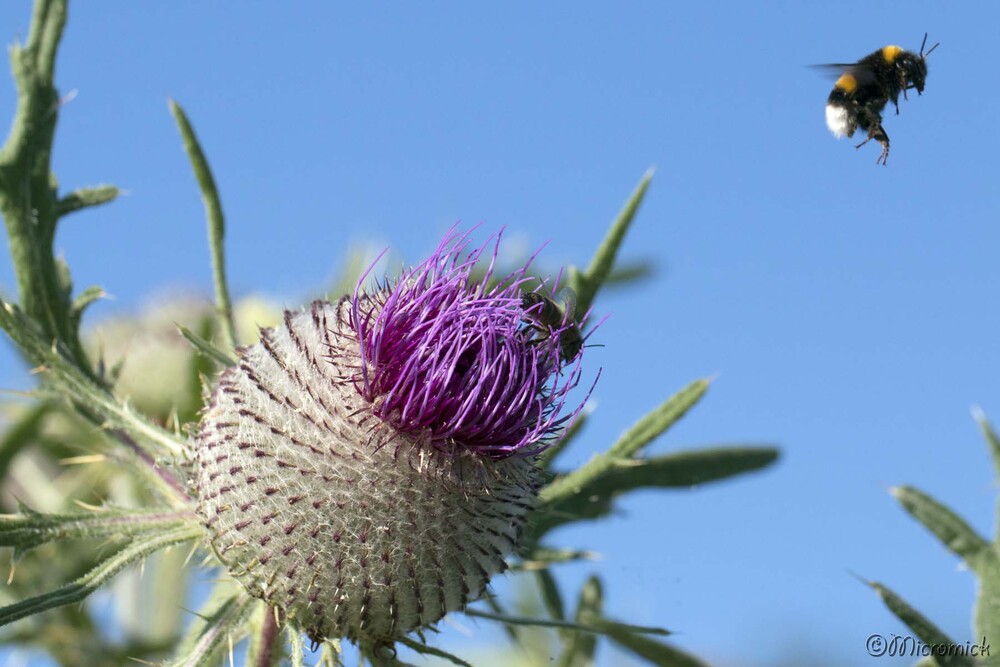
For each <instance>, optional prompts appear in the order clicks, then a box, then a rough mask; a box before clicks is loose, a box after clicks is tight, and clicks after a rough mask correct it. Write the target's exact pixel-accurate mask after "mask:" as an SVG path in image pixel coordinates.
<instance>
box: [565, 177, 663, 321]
mask: <svg viewBox="0 0 1000 667" xmlns="http://www.w3.org/2000/svg"><path fill="white" fill-rule="evenodd" d="M652 179H653V170H652V169H649V170H647V171H646V173H645V174H644V175H643V177H642V180H640V181H639V185H638V186H637V187H636V189H635V190H634V191H633V192H632V195H631V196H630V197H629V198H628V201H626V202H625V206H624V207H623V208H622V210H621V211H620V212H619V213H618V216H617V217H616V218H615V220H614V222H612V223H611V228H610V229H609V230H608V233H607V234H606V235H605V237H604V240H603V241H602V242H601V245H600V246H598V248H597V252H595V253H594V256H593V258H592V259H591V260H590V264H589V265H588V266H587V269H586V271H584V272H582V273H581V272H580V271H578V270H576V269H575V268H573V267H570V271H569V286H570V287H572V288H573V291H574V292H576V295H577V303H576V313H575V315H576V318H575V319H577V320H580V319H581V318H582V317H583V316H584V315H585V314H586V313H587V311H588V310H590V307H591V306H592V305H593V303H594V297H595V296H597V292H598V290H599V289H600V288H601V286H602V285H603V284H604V283H605V281H606V280H607V279H608V276H609V275H610V274H611V269H612V267H613V266H614V264H615V259H616V257H617V255H618V249H619V248H620V247H621V244H622V242H623V241H624V240H625V233H626V232H627V231H628V229H629V226H631V224H632V219H633V218H634V217H635V214H636V212H637V211H638V210H639V204H641V203H642V199H643V197H645V196H646V190H647V189H648V188H649V183H650V181H652Z"/></svg>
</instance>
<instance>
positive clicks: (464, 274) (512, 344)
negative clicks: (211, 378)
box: [194, 233, 579, 644]
mask: <svg viewBox="0 0 1000 667" xmlns="http://www.w3.org/2000/svg"><path fill="white" fill-rule="evenodd" d="M467 239H468V236H467V235H465V236H457V235H455V234H453V233H450V234H449V235H448V236H447V237H446V238H445V240H444V241H443V242H442V244H441V245H440V246H439V247H438V248H437V250H436V251H435V252H434V254H433V255H432V256H431V257H430V258H429V259H428V260H426V261H425V262H423V263H422V264H420V265H418V266H416V267H415V268H412V269H409V270H407V271H404V272H403V274H402V275H401V276H400V277H399V278H398V279H396V280H395V281H393V282H391V283H387V284H386V285H384V286H381V287H379V288H377V289H375V290H372V291H370V292H366V291H363V290H362V289H361V288H360V284H359V287H358V288H357V289H356V290H355V293H354V295H353V297H347V298H345V299H343V300H341V301H340V302H339V303H335V304H334V303H326V302H319V301H317V302H314V303H313V304H312V305H311V307H310V308H309V309H308V310H306V311H304V312H286V313H285V316H284V324H283V326H280V327H276V328H273V329H264V330H262V332H261V340H260V343H258V344H257V345H254V346H252V347H247V348H243V349H241V350H239V361H238V364H236V365H235V366H233V367H231V368H229V369H227V370H226V371H225V372H223V373H222V375H221V377H220V379H219V381H218V384H217V386H216V387H215V389H214V391H213V393H212V396H211V401H210V405H209V407H208V408H207V410H206V412H205V414H204V417H203V419H202V422H201V426H200V430H199V433H198V436H197V438H196V455H195V475H194V480H195V481H194V483H195V487H196V492H197V496H198V511H199V514H200V516H201V519H202V521H203V523H204V525H205V527H206V529H207V530H208V533H209V538H210V542H211V545H212V547H213V549H214V551H215V553H216V554H217V556H218V557H219V559H220V560H221V561H222V562H223V563H224V564H225V566H226V567H227V569H228V570H229V572H230V573H231V574H232V575H233V576H234V577H235V578H236V579H237V580H239V581H240V583H241V584H242V585H243V586H244V587H245V588H246V589H247V591H249V592H250V594H251V595H253V596H255V597H258V598H261V599H263V600H266V601H267V602H268V603H269V604H270V605H272V606H273V607H275V608H277V609H278V610H279V611H280V612H281V613H282V614H283V615H284V617H286V618H288V619H290V620H292V621H294V622H295V623H296V624H297V625H298V626H299V627H301V628H302V629H304V630H305V631H306V632H307V633H308V635H309V636H310V638H312V639H313V640H314V641H317V640H321V639H324V638H327V637H330V638H338V637H343V638H348V639H351V640H354V641H358V642H366V643H375V644H386V643H391V642H392V641H394V640H395V639H398V638H400V637H401V636H403V635H404V634H406V633H408V632H410V631H412V630H417V629H420V628H424V627H426V626H428V625H431V624H433V623H435V622H436V621H438V620H439V619H440V618H441V617H442V616H444V614H446V613H447V612H449V611H453V610H457V609H461V608H463V607H464V606H465V605H466V604H467V603H468V602H471V601H473V600H475V599H477V598H478V597H480V596H481V595H482V594H483V592H484V591H485V589H486V586H487V584H488V583H489V581H490V578H491V577H492V576H493V575H494V574H496V573H498V572H500V571H502V570H503V569H504V568H505V557H506V556H507V555H509V554H510V553H511V552H512V551H513V550H514V549H515V547H516V546H517V544H518V538H519V535H520V532H521V529H522V527H523V525H524V522H525V517H526V516H527V514H528V512H529V511H530V510H531V509H532V507H533V505H534V503H535V499H536V493H537V489H538V483H539V470H538V468H537V464H536V460H535V454H537V453H538V452H539V451H541V450H542V449H544V448H545V447H546V446H547V445H548V444H549V443H550V442H551V440H552V438H553V437H555V436H556V435H557V434H558V432H559V431H560V430H561V428H562V426H563V425H564V422H565V421H566V420H567V419H571V418H572V417H573V416H575V415H576V413H577V412H578V411H579V407H577V408H576V409H575V410H569V411H568V414H562V413H563V412H565V411H563V407H564V404H565V401H566V396H567V393H568V392H569V391H570V390H571V389H572V388H573V387H574V386H576V384H577V381H578V378H579V362H577V363H576V364H574V365H573V366H572V368H570V367H566V368H563V365H564V362H563V361H562V360H561V359H560V348H559V332H558V331H555V332H553V333H552V335H549V336H545V337H538V336H535V335H533V332H532V331H531V330H530V329H528V328H527V327H526V325H525V320H526V316H525V313H524V310H523V305H522V299H521V290H522V286H523V284H524V283H525V282H526V281H527V280H529V278H527V276H526V273H525V272H526V269H527V267H524V268H522V269H520V270H518V271H516V272H515V273H514V274H512V275H510V276H508V277H507V278H505V279H503V280H501V281H499V282H498V283H497V284H496V285H495V286H493V287H490V286H489V284H490V283H491V278H492V273H493V267H494V264H495V262H496V255H497V248H498V244H499V235H498V236H497V237H496V239H495V243H494V244H493V250H492V261H491V262H490V264H489V268H488V269H487V270H486V275H485V277H484V278H483V279H481V280H474V279H473V278H472V271H473V268H474V267H475V265H476V263H477V261H479V259H480V258H481V256H482V255H483V252H484V250H485V249H486V248H487V247H488V245H489V242H487V245H484V246H481V247H479V248H478V249H474V250H472V251H471V252H469V253H468V254H466V253H465V249H466V247H467V245H468V240H467Z"/></svg>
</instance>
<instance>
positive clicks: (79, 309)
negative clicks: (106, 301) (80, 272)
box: [69, 285, 108, 332]
mask: <svg viewBox="0 0 1000 667" xmlns="http://www.w3.org/2000/svg"><path fill="white" fill-rule="evenodd" d="M107 295H108V293H107V292H105V291H104V290H103V289H101V288H100V287H98V286H97V285H91V286H90V287H88V288H87V289H85V290H83V291H82V292H80V295H79V296H77V297H76V298H75V299H73V303H72V305H71V306H70V311H69V317H70V322H71V323H72V325H73V331H77V332H78V331H79V329H80V319H81V318H82V317H83V311H84V310H86V309H87V306H89V305H90V304H92V303H94V302H95V301H97V300H99V299H103V298H105V297H106V296H107Z"/></svg>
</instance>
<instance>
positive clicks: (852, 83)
mask: <svg viewBox="0 0 1000 667" xmlns="http://www.w3.org/2000/svg"><path fill="white" fill-rule="evenodd" d="M833 87H834V88H840V89H841V90H842V91H844V92H845V93H853V92H854V91H855V90H856V89H857V87H858V80H857V79H855V78H854V75H853V74H841V75H840V78H839V79H837V83H835V84H833Z"/></svg>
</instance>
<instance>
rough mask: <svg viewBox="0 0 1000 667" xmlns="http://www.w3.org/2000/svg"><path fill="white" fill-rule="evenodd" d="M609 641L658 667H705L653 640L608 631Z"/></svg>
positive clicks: (624, 631)
mask: <svg viewBox="0 0 1000 667" xmlns="http://www.w3.org/2000/svg"><path fill="white" fill-rule="evenodd" d="M607 635H608V637H609V638H610V639H611V641H613V642H615V643H616V644H618V645H619V646H622V647H623V648H625V649H628V650H629V651H631V652H632V653H635V654H636V655H637V656H639V657H640V658H644V659H645V660H648V661H649V662H650V663H652V664H654V665H658V666H659V667H707V664H706V663H704V662H702V661H701V660H699V659H697V658H695V657H694V656H692V655H690V654H688V653H685V652H684V651H681V650H680V649H677V648H674V647H673V646H670V645H669V644H664V643H663V642H659V641H657V640H655V639H651V638H649V637H644V636H642V635H637V634H634V633H632V632H628V631H626V630H620V629H609V630H608V632H607Z"/></svg>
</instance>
